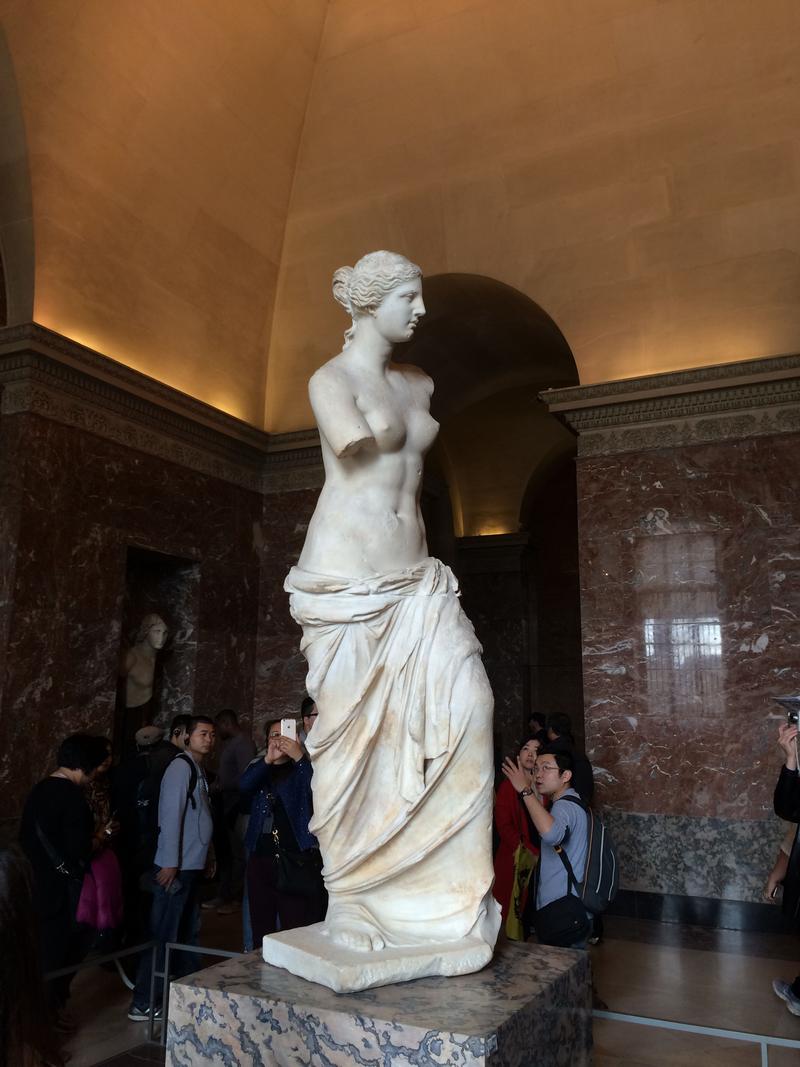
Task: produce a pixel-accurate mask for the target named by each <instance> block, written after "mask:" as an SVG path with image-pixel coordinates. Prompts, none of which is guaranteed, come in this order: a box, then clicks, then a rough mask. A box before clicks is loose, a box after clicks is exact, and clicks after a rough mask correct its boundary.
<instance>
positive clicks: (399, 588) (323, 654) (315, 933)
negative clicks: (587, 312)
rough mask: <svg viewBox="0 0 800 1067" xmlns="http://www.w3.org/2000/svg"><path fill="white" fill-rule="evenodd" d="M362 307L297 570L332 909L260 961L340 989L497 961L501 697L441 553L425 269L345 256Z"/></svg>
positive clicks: (317, 813)
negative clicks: (431, 508) (431, 478)
mask: <svg viewBox="0 0 800 1067" xmlns="http://www.w3.org/2000/svg"><path fill="white" fill-rule="evenodd" d="M333 293H334V296H335V297H336V299H337V300H338V301H339V303H341V304H342V305H343V306H344V308H345V309H346V310H347V312H348V313H349V314H350V316H351V318H352V326H351V328H350V329H349V330H348V331H347V333H346V334H345V345H344V348H343V350H342V352H340V353H339V355H337V356H335V357H334V358H333V359H331V360H330V361H329V362H328V363H326V364H325V365H324V366H323V367H321V368H320V369H319V370H318V371H317V372H316V373H315V374H314V376H313V377H312V379H311V382H310V385H309V394H310V398H311V405H312V408H313V410H314V415H315V417H316V420H317V424H318V426H319V432H320V441H321V446H322V456H323V462H324V467H325V485H324V487H323V489H322V492H321V494H320V497H319V501H318V503H317V507H316V510H315V512H314V515H313V518H312V520H311V523H310V525H309V528H308V534H307V537H306V541H305V545H304V547H303V551H302V554H301V556H300V559H299V561H298V565H297V566H296V567H293V568H292V570H291V571H290V573H289V575H288V577H287V579H286V589H287V591H288V592H289V594H290V604H291V611H292V615H293V617H294V619H295V620H296V621H297V622H298V623H299V624H300V625H301V626H302V628H303V639H302V645H301V648H302V651H303V652H304V654H305V656H306V658H307V660H308V678H307V688H308V692H309V694H310V695H311V696H312V697H313V698H314V700H315V701H316V704H317V709H318V712H319V715H318V717H317V720H316V724H315V726H314V727H313V729H312V731H311V733H310V734H309V737H308V739H307V742H306V746H307V749H308V752H309V755H310V757H311V760H312V763H313V767H314V777H313V792H314V817H313V819H312V822H311V830H312V832H313V833H314V834H316V836H317V838H318V840H319V843H320V849H321V852H322V857H323V861H324V871H323V873H324V876H325V884H326V887H327V890H328V894H329V908H328V913H327V917H326V919H325V922H324V923H322V924H318V925H317V926H313V927H307V928H304V929H300V930H293V931H286V932H284V933H279V934H273V935H269V936H267V937H266V938H265V939H264V950H263V952H264V958H265V959H266V960H267V961H268V962H271V963H275V964H278V965H280V966H283V967H286V968H287V969H288V970H290V971H292V972H293V973H295V974H298V975H300V976H301V977H304V978H309V979H311V980H314V981H318V982H320V983H322V984H325V985H329V986H330V987H331V988H333V989H336V990H338V991H354V990H357V989H363V988H367V987H368V986H372V985H383V984H387V983H389V982H395V981H402V980H405V979H409V978H417V977H422V976H425V975H450V974H466V973H469V972H471V971H476V970H479V969H480V968H481V967H483V966H485V965H486V964H487V963H488V962H489V960H490V959H491V957H492V952H493V949H494V944H495V941H496V938H497V933H498V929H499V925H500V911H499V907H498V905H497V903H496V902H495V900H494V898H493V896H492V893H491V886H492V877H493V874H492V856H491V823H492V787H493V765H492V710H493V699H492V693H491V689H490V687H489V683H488V679H487V677H486V672H485V671H484V668H483V663H482V661H481V656H480V653H481V647H480V644H479V643H478V640H477V638H476V636H475V632H474V630H473V628H472V625H471V624H470V622H469V620H468V619H467V617H466V616H465V615H464V613H463V611H462V610H461V607H460V605H459V601H458V595H459V594H458V583H457V581H456V578H455V577H454V575H453V573H452V571H451V570H450V569H449V567H446V566H445V565H444V564H443V563H441V562H440V561H439V560H436V559H432V558H431V557H429V555H428V549H427V544H426V539H425V527H424V524H423V521H422V515H421V512H420V493H421V483H422V466H423V458H424V456H425V453H426V452H427V451H428V450H429V449H430V447H431V445H432V444H433V442H434V440H435V438H436V433H437V431H438V423H437V422H436V421H435V420H434V419H433V418H432V417H431V415H430V412H429V403H430V397H431V393H432V392H433V383H432V382H431V380H430V378H429V377H428V376H427V375H426V374H425V373H424V372H423V371H422V370H420V369H419V368H418V367H414V366H411V365H408V364H402V363H395V362H393V361H392V352H393V349H394V346H395V345H396V344H397V343H398V342H402V341H407V340H409V339H410V338H411V337H412V336H413V334H414V330H415V328H416V326H417V324H418V323H419V321H420V319H421V318H422V316H423V315H424V313H425V305H424V303H423V299H422V280H421V272H420V270H419V268H418V267H416V266H415V265H414V264H413V263H410V262H409V261H408V260H407V259H405V258H404V257H402V256H399V255H396V254H394V253H391V252H372V253H370V254H369V255H366V256H364V257H363V258H362V259H360V260H359V261H358V263H356V265H355V267H352V268H351V267H343V268H342V269H340V270H337V271H336V273H335V274H334V279H333Z"/></svg>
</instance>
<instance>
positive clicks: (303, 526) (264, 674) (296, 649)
mask: <svg viewBox="0 0 800 1067" xmlns="http://www.w3.org/2000/svg"><path fill="white" fill-rule="evenodd" d="M318 494H319V490H317V489H301V490H295V491H293V492H280V493H270V494H268V495H267V496H265V497H264V501H263V512H262V518H261V525H260V527H259V531H258V538H259V540H258V543H259V555H260V559H261V574H260V579H259V582H260V586H259V597H260V604H261V606H260V618H259V630H258V647H257V655H256V682H255V697H254V718H255V720H256V724H257V729H260V727H261V726H262V725H263V722H264V721H265V720H266V718H267V716H273V715H274V716H275V717H279V716H282V715H296V714H297V712H298V710H299V706H300V701H301V700H302V698H303V697H304V696H305V682H306V669H307V665H306V661H305V657H304V656H303V655H302V653H301V652H300V639H301V637H302V631H301V629H300V627H299V626H298V625H297V623H296V622H295V621H294V619H292V617H291V615H290V614H289V595H288V593H286V592H285V591H284V588H283V583H284V580H285V578H286V575H287V574H288V572H289V570H290V569H291V568H292V567H293V566H294V565H295V563H297V560H298V557H299V556H300V552H301V550H302V548H303V542H304V541H305V537H306V530H307V528H308V523H309V521H310V519H311V516H312V514H313V512H314V507H315V505H316V502H317V496H318Z"/></svg>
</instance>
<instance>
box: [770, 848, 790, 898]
mask: <svg viewBox="0 0 800 1067" xmlns="http://www.w3.org/2000/svg"><path fill="white" fill-rule="evenodd" d="M788 870H789V856H788V855H787V853H785V852H784V851H783V849H781V850H780V852H779V853H778V858H777V859H776V860H775V866H774V867H773V868H772V870H771V871H770V872H769V878H767V884H766V885H765V886H764V900H766V901H768V902H769V903H770V904H773V903H774V902H775V892H776V890H777V888H778V886H779V885H780V884H781V882H782V881H783V880H784V878H785V877H786V872H787V871H788Z"/></svg>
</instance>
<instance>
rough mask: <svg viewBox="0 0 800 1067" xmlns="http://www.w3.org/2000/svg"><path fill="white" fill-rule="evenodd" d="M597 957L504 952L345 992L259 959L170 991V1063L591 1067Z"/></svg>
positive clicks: (245, 959) (524, 949) (522, 949)
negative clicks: (459, 967) (471, 967)
mask: <svg viewBox="0 0 800 1067" xmlns="http://www.w3.org/2000/svg"><path fill="white" fill-rule="evenodd" d="M591 1046H592V1015H591V972H590V968H589V954H588V953H587V952H575V951H572V950H570V949H558V948H542V947H540V946H538V945H521V944H517V943H512V942H507V941H504V942H501V943H500V944H499V945H498V947H497V950H496V952H495V956H494V959H493V960H492V961H491V963H490V964H489V965H488V966H487V967H485V968H484V969H483V970H482V971H478V972H476V973H474V974H466V975H462V976H460V977H456V978H441V977H440V978H420V979H418V980H417V981H409V982H403V983H400V984H398V985H383V986H379V987H376V988H372V989H368V990H365V991H364V992H361V993H334V992H332V991H331V990H330V989H328V988H326V987H325V986H322V985H318V984H317V983H315V982H307V981H305V979H303V978H298V977H296V976H295V975H293V974H288V973H287V972H286V971H285V970H282V969H279V968H277V967H273V966H271V965H270V964H267V963H265V962H264V961H263V960H262V959H261V956H260V953H258V952H252V953H249V954H248V955H246V956H242V957H240V958H238V959H235V960H226V961H225V962H224V963H220V964H217V965H216V966H214V967H209V968H208V969H207V970H205V971H200V972H199V973H198V974H195V975H190V976H188V977H186V978H181V979H178V980H177V981H175V982H173V983H172V986H171V988H170V1001H169V1019H168V1023H167V1064H168V1065H170V1067H206V1065H207V1067H211V1065H212V1064H213V1065H218V1064H220V1063H230V1064H242V1065H244V1064H247V1067H297V1064H301V1063H307V1064H312V1065H317V1067H322V1065H325V1067H352V1065H353V1064H361V1065H365V1067H372V1065H375V1067H411V1065H412V1064H424V1065H425V1067H438V1065H442V1067H444V1065H445V1064H458V1065H459V1067H588V1065H589V1064H590V1063H591Z"/></svg>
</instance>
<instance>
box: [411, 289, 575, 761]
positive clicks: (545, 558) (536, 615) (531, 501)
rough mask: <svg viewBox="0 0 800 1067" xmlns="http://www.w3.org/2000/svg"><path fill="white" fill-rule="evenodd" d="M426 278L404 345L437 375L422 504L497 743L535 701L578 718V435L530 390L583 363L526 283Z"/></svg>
mask: <svg viewBox="0 0 800 1067" xmlns="http://www.w3.org/2000/svg"><path fill="white" fill-rule="evenodd" d="M424 291H425V302H426V305H427V308H428V313H427V315H426V317H425V319H424V320H423V322H422V324H421V325H420V328H419V330H418V331H417V334H416V336H415V337H414V339H413V341H411V342H409V343H408V344H407V345H406V346H405V349H404V351H403V352H399V353H398V358H399V359H400V360H407V361H408V362H411V363H415V364H417V365H418V366H421V367H423V368H424V369H425V370H426V371H427V372H428V373H429V374H430V375H431V377H432V378H433V380H434V382H435V386H436V389H435V392H434V396H433V401H432V404H431V411H432V413H433V415H434V416H435V417H436V418H437V419H438V420H439V422H440V423H441V431H440V435H439V439H438V441H437V444H436V446H435V449H434V452H433V454H432V455H431V457H430V461H429V463H428V467H427V473H426V492H425V495H424V500H423V508H424V511H425V519H426V525H427V527H428V530H429V542H430V548H431V551H432V552H434V554H440V555H441V556H442V558H445V559H446V560H447V561H448V562H450V563H452V564H453V566H454V568H455V570H456V573H457V574H458V576H459V579H460V581H461V585H462V591H463V598H464V605H465V608H466V610H467V613H468V614H469V616H470V618H471V619H472V621H473V623H474V625H475V628H476V631H477V633H478V637H479V638H480V640H481V643H482V644H483V646H484V660H485V662H486V666H487V671H488V673H489V678H490V680H491V682H492V687H493V689H494V692H495V705H496V711H495V722H496V743H497V746H498V756H499V755H501V754H503V753H505V752H508V751H510V750H512V749H513V747H514V745H515V743H516V741H517V740H518V739H519V737H520V736H521V734H522V733H524V732H525V729H526V723H527V717H528V714H529V711H530V710H533V709H537V710H542V711H545V712H548V711H555V710H558V711H567V712H568V713H569V714H570V715H572V716H573V718H574V719H575V720H576V727H577V728H578V731H579V732H580V729H581V727H582V717H583V707H582V698H581V692H582V687H581V659H580V626H579V617H580V609H579V589H578V582H577V525H576V515H575V474H574V463H573V460H574V455H575V441H574V438H573V436H572V435H571V433H570V432H569V431H568V430H566V429H565V428H564V427H563V426H562V425H561V424H560V423H559V422H558V421H557V420H556V419H555V418H554V417H553V416H552V415H550V414H549V412H548V411H547V409H546V408H545V406H544V405H543V404H541V403H540V402H539V400H538V394H539V393H540V392H541V391H542V390H544V389H547V388H550V387H555V386H557V385H560V386H564V385H575V384H577V382H578V373H577V370H576V367H575V362H574V359H573V357H572V352H571V351H570V348H569V345H568V343H567V341H566V339H565V338H564V335H563V334H562V333H561V331H560V330H559V328H558V326H557V325H556V323H555V322H554V321H553V320H552V319H551V318H550V316H549V315H548V314H547V313H546V311H544V310H543V309H542V308H541V307H539V306H538V305H537V304H536V303H535V302H534V301H533V300H531V299H530V298H529V297H527V296H526V295H525V294H524V293H520V292H519V291H517V290H515V289H512V288H511V287H510V286H507V285H504V284H503V283H502V282H498V281H496V280H494V279H491V278H485V277H480V276H477V275H465V274H447V275H438V276H435V277H433V278H426V279H425V290H424ZM551 517H552V520H553V521H552V522H551V521H550V519H551ZM570 524H571V525H570ZM551 527H552V528H551ZM556 530H557V531H558V533H557V534H556V533H555V531H556ZM556 589H560V591H561V593H560V595H559V596H556V595H554V590H556Z"/></svg>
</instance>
